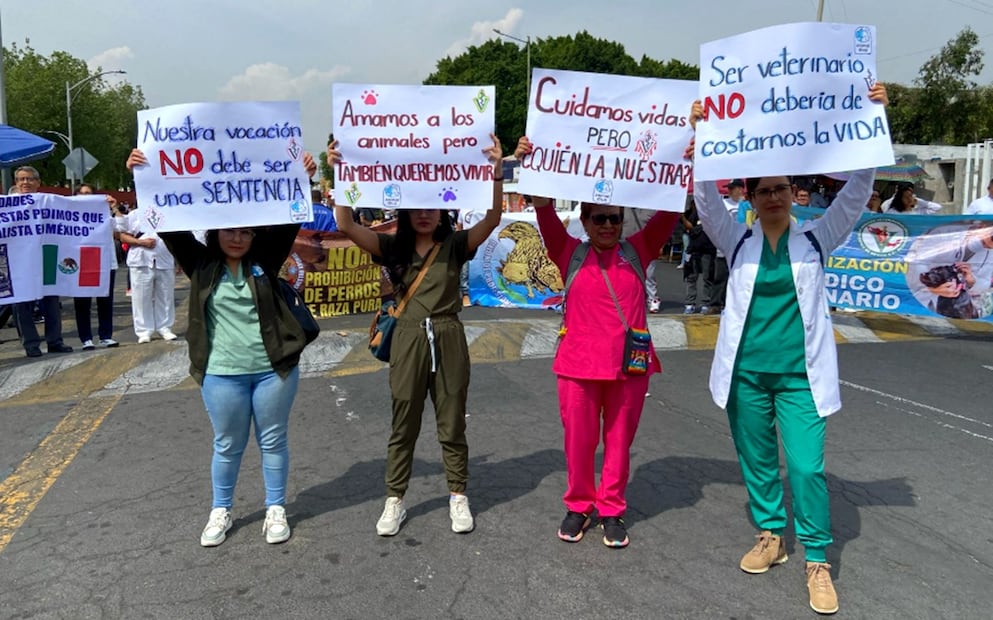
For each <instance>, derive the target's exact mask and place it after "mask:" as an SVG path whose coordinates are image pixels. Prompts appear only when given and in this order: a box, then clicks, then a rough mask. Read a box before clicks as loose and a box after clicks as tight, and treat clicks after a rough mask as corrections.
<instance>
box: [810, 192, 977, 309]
mask: <svg viewBox="0 0 993 620" xmlns="http://www.w3.org/2000/svg"><path fill="white" fill-rule="evenodd" d="M823 213H824V211H823V210H821V209H814V208H809V207H796V206H795V207H793V214H794V215H795V216H796V217H797V218H798V219H799V220H801V221H802V220H805V219H811V218H816V217H819V216H820V215H822V214H823ZM826 271H827V273H826V282H827V297H828V302H829V303H830V304H831V305H832V306H837V307H839V308H853V309H857V310H874V311H878V312H893V313H899V314H914V315H922V316H932V317H947V318H955V319H970V320H982V321H993V216H988V215H987V216H962V215H903V214H898V213H871V212H866V213H865V214H864V215H862V217H860V218H859V221H858V223H857V224H856V225H855V230H853V231H852V234H851V235H849V237H848V240H847V241H846V242H845V244H844V245H842V246H841V247H839V248H838V249H836V250H835V251H834V252H833V253H832V254H831V256H830V257H828V258H827V270H826Z"/></svg>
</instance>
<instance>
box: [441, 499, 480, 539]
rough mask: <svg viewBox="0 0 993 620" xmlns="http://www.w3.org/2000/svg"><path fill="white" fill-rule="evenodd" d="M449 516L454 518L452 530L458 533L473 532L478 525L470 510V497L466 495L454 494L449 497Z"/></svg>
mask: <svg viewBox="0 0 993 620" xmlns="http://www.w3.org/2000/svg"><path fill="white" fill-rule="evenodd" d="M448 516H450V517H451V518H452V531H453V532H455V533H457V534H465V533H467V532H471V531H472V528H474V527H475V526H476V524H475V522H474V521H473V520H472V512H471V511H470V510H469V498H468V497H466V496H465V495H452V496H451V497H449V498H448Z"/></svg>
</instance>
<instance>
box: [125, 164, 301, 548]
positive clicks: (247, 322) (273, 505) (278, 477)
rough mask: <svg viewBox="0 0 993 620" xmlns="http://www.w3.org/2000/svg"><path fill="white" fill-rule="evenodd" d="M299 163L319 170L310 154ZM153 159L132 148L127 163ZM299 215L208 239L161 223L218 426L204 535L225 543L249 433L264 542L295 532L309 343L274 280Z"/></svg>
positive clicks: (211, 542)
mask: <svg viewBox="0 0 993 620" xmlns="http://www.w3.org/2000/svg"><path fill="white" fill-rule="evenodd" d="M303 164H304V166H305V167H306V169H307V171H308V173H309V174H311V175H313V174H314V172H316V168H317V166H316V164H315V163H314V160H313V158H312V157H311V156H310V155H309V154H307V155H305V156H304V160H303ZM144 165H147V160H146V159H145V156H144V154H143V153H142V152H141V151H140V150H138V149H134V150H133V151H132V152H131V155H130V157H128V160H127V166H128V169H132V168H134V167H135V166H144ZM299 229H300V225H299V224H284V225H279V226H269V227H263V228H222V229H220V230H209V231H207V234H206V245H203V244H201V243H200V242H199V241H197V240H196V238H195V237H194V236H193V233H192V232H163V233H160V235H159V236H160V238H161V239H162V241H163V242H164V243H165V245H166V247H167V248H168V249H169V252H170V253H171V254H172V255H173V256H174V257H175V259H176V260H177V261H178V262H179V265H180V267H181V268H182V269H183V272H184V273H185V274H186V275H187V276H188V277H189V278H190V295H189V298H190V304H189V325H188V330H187V335H186V340H187V342H188V344H189V355H190V374H191V375H192V376H193V378H194V379H196V381H197V383H199V384H200V392H201V395H202V397H203V402H204V405H205V407H206V409H207V415H208V416H209V417H210V422H211V425H212V426H213V429H214V454H213V458H212V459H211V467H210V476H211V482H212V485H213V504H212V506H213V507H212V509H211V511H210V516H209V518H208V520H207V525H206V526H205V527H204V529H203V532H202V533H201V535H200V544H201V545H203V546H204V547H215V546H217V545H220V544H221V543H223V542H224V540H225V538H226V537H227V532H228V530H230V529H231V526H232V523H233V520H232V516H231V508H232V504H233V499H234V488H235V484H236V483H237V482H238V472H239V469H240V467H241V458H242V455H243V454H244V451H245V447H246V445H247V444H248V433H249V431H250V429H251V427H252V425H253V424H254V425H255V439H256V442H257V443H258V445H259V451H260V452H261V453H262V479H263V482H264V484H265V504H266V516H265V521H264V522H263V525H262V532H263V534H264V535H265V539H266V542H268V543H281V542H284V541H286V540H287V539H289V537H290V526H289V524H288V523H287V521H286V511H285V509H284V506H285V504H286V482H287V479H288V475H289V448H288V441H287V427H288V422H289V414H290V408H291V406H292V405H293V399H294V397H295V396H296V392H297V383H298V381H299V377H300V372H299V369H298V367H297V364H298V362H299V360H300V353H301V352H302V351H303V348H304V346H305V344H306V340H305V336H304V333H303V329H302V328H301V326H300V324H299V323H298V322H297V321H296V320H295V319H294V317H293V315H292V314H291V312H290V310H289V308H288V307H287V306H286V303H285V302H284V301H283V298H282V295H281V293H280V291H279V285H278V282H277V280H276V278H277V275H276V274H278V272H279V268H280V267H281V266H282V264H283V261H284V260H285V259H286V257H287V255H289V253H290V250H291V248H292V247H293V241H294V239H296V235H297V231H298V230H299Z"/></svg>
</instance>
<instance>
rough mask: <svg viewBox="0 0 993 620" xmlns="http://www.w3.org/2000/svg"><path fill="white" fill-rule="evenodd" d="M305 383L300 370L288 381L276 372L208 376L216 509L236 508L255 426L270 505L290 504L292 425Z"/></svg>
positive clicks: (206, 402) (205, 400)
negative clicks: (243, 464) (289, 440)
mask: <svg viewBox="0 0 993 620" xmlns="http://www.w3.org/2000/svg"><path fill="white" fill-rule="evenodd" d="M299 381H300V370H299V369H298V368H294V369H293V371H292V372H290V374H288V375H287V376H286V378H285V379H283V378H281V377H280V376H279V375H278V374H277V373H276V372H275V371H269V372H260V373H253V374H248V375H210V374H208V375H206V376H205V377H204V379H203V386H202V387H201V388H200V394H201V395H202V396H203V404H204V406H206V407H207V415H208V416H210V423H211V425H212V426H213V427H214V456H213V458H212V459H211V461H210V479H211V483H212V484H213V487H214V504H213V508H228V509H230V508H231V506H232V504H233V500H234V487H235V484H237V482H238V470H239V469H240V468H241V457H242V455H243V454H244V453H245V446H246V445H247V444H248V431H249V428H250V427H251V426H252V424H253V422H254V424H255V441H256V442H258V444H259V451H260V452H261V453H262V481H263V482H264V483H265V505H266V507H269V506H283V505H285V504H286V479H287V477H288V476H289V468H290V451H289V446H288V445H287V439H286V435H287V425H288V422H289V418H290V407H292V406H293V398H294V397H295V396H296V393H297V384H298V383H299Z"/></svg>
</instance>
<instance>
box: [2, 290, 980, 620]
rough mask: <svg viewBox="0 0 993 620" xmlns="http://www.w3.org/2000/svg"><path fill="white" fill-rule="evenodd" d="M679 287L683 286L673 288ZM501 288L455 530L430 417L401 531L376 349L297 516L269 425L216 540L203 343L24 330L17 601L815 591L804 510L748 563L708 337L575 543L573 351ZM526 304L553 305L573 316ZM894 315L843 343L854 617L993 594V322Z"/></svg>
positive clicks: (559, 611)
mask: <svg viewBox="0 0 993 620" xmlns="http://www.w3.org/2000/svg"><path fill="white" fill-rule="evenodd" d="M670 275H671V274H670ZM670 288H671V287H670ZM665 291H666V287H665V286H663V294H664V295H665V294H666V293H665ZM679 301H680V300H679V298H678V296H675V295H671V296H670V297H669V302H667V304H666V305H667V308H666V309H667V310H668V311H669V312H675V311H677V310H678V306H679V305H680V304H679ZM125 303H126V300H125ZM125 308H126V306H125ZM491 312H496V311H492V310H484V309H471V310H470V311H469V312H467V313H466V319H467V324H470V323H471V324H472V325H473V326H475V325H481V326H483V327H479V328H478V329H479V330H480V331H479V335H478V337H477V339H476V343H475V344H474V345H473V347H474V348H473V351H474V352H477V351H491V354H486V355H484V354H480V355H478V356H476V355H475V354H474V360H475V361H476V363H474V366H473V369H472V384H471V387H470V396H469V401H470V402H469V412H470V415H469V440H470V450H471V456H472V459H471V470H470V473H471V476H472V478H471V482H470V488H469V495H470V499H471V504H472V508H473V511H474V512H475V513H476V517H477V521H476V523H477V527H476V530H475V531H474V532H472V533H471V534H468V535H456V534H453V533H452V532H451V531H450V529H449V519H448V514H447V496H446V486H445V482H444V475H443V472H442V469H441V465H440V460H441V459H440V450H439V448H438V446H437V442H436V441H435V438H434V433H433V423H432V422H431V421H430V418H429V417H428V418H426V421H425V424H424V428H423V431H422V437H421V439H420V441H419V444H418V455H417V460H416V462H415V466H414V476H413V480H412V482H411V487H410V490H409V492H408V495H407V503H408V521H407V523H406V524H405V525H404V527H403V528H402V529H401V531H400V533H399V534H398V535H397V536H396V537H393V538H380V537H378V536H376V534H375V529H374V528H375V522H376V519H377V518H378V516H379V513H380V511H381V509H382V501H383V493H384V489H383V483H382V476H383V469H384V457H385V448H386V446H385V444H386V439H387V436H388V432H389V396H388V387H387V383H386V380H387V373H386V370H385V369H384V368H383V367H382V366H381V365H378V364H375V363H370V361H369V360H372V358H371V356H368V354H367V353H364V352H361V351H359V352H358V353H356V352H354V351H348V352H343V353H341V355H339V356H338V357H335V358H334V359H336V360H338V361H337V362H336V363H335V364H333V365H332V366H331V367H329V368H323V367H321V368H318V367H317V366H314V367H313V368H312V370H311V372H309V373H308V374H307V378H305V379H303V380H302V381H301V387H300V391H299V394H298V396H297V400H296V403H295V405H294V409H293V413H292V416H291V439H290V448H291V458H292V470H291V474H290V484H289V498H290V502H289V504H288V505H287V512H288V514H289V518H290V522H291V525H292V526H293V528H294V531H293V537H292V538H291V539H290V540H289V541H288V542H287V543H285V544H282V545H267V544H266V543H265V541H264V538H263V536H262V533H261V528H262V519H263V516H264V515H263V508H262V503H263V490H262V483H261V476H260V472H259V458H258V451H257V449H256V448H254V447H250V449H249V450H248V452H247V454H246V457H245V461H244V463H243V467H242V476H241V479H240V481H239V486H238V488H237V491H236V506H235V516H236V524H235V528H234V529H233V530H232V531H231V532H230V533H229V538H228V540H227V541H226V542H225V543H224V544H223V545H221V546H220V547H218V548H215V549H204V548H202V547H200V545H199V533H200V530H201V528H202V527H203V524H204V521H205V519H206V516H207V513H208V511H209V508H210V480H209V459H210V437H211V434H210V427H209V423H208V421H207V419H206V416H205V414H204V412H203V405H202V403H201V401H200V397H199V393H198V392H197V390H196V389H194V386H193V385H192V384H191V383H190V382H189V381H188V380H179V381H172V380H169V381H165V380H163V379H162V377H165V376H173V375H172V374H171V373H172V371H171V370H170V368H171V367H172V366H175V365H176V364H177V363H180V364H181V363H182V361H181V360H182V357H183V350H182V348H181V346H179V345H176V343H164V342H155V343H153V344H152V345H143V346H142V347H138V346H137V345H130V344H126V345H125V346H122V347H121V348H120V349H119V350H117V351H114V352H102V353H100V356H99V357H96V356H94V357H90V358H87V357H85V356H83V354H72V356H64V357H63V358H60V360H66V359H70V358H73V357H74V356H77V355H78V358H76V359H79V360H81V361H75V359H74V360H73V362H74V363H72V362H64V361H59V364H65V365H66V366H67V367H64V368H63V367H62V366H53V365H52V364H54V362H53V361H52V360H49V359H46V358H49V357H51V356H46V357H45V358H41V359H42V360H43V362H35V361H28V360H22V359H21V358H20V357H19V356H17V355H16V351H15V352H14V353H10V354H9V355H7V357H6V358H4V359H2V360H0V369H3V370H5V372H6V371H9V372H10V373H11V374H10V375H9V376H13V375H14V374H16V373H22V374H30V373H31V372H34V373H35V374H34V382H33V383H31V385H30V387H28V388H26V389H24V390H23V391H20V392H17V393H16V394H12V395H10V396H6V397H5V398H6V401H5V402H3V403H2V404H0V477H2V478H3V482H0V490H2V491H3V495H2V498H0V499H2V502H3V505H2V508H3V510H4V513H3V515H2V518H0V618H73V619H77V618H78V619H83V618H181V619H185V618H236V617H246V616H254V617H285V618H363V619H364V618H383V617H389V618H482V619H488V618H549V619H557V618H601V617H624V618H645V619H648V618H758V617H762V618H800V617H813V616H815V614H814V613H813V612H812V611H811V610H810V609H809V608H808V607H807V600H806V589H805V584H804V580H803V570H802V566H803V562H802V547H799V546H798V545H796V544H795V542H794V540H793V536H792V529H791V530H790V531H789V532H788V541H789V542H788V552H789V553H790V555H791V556H792V557H791V559H790V561H789V562H787V563H786V564H785V565H783V566H781V567H776V568H774V569H772V570H771V571H769V572H768V573H767V574H765V575H758V576H752V575H746V574H744V573H742V572H741V571H740V570H739V569H738V567H737V563H738V560H739V558H740V556H741V555H742V554H743V553H744V552H745V551H746V550H747V549H748V548H749V547H750V546H751V544H752V542H753V539H752V536H753V534H754V533H755V532H754V528H753V527H752V525H751V524H750V522H749V519H748V514H747V509H746V501H747V498H746V493H745V490H744V487H743V486H742V484H741V478H740V473H739V469H738V466H737V462H736V460H735V455H734V450H733V447H732V445H731V440H730V436H729V433H728V431H727V422H726V418H725V415H724V413H723V412H722V411H720V410H719V409H718V408H717V407H716V406H714V405H713V403H712V402H711V399H710V396H709V393H708V391H707V386H706V376H707V371H708V368H709V364H710V359H711V356H712V352H711V351H709V350H707V348H706V347H705V346H701V347H696V346H692V341H693V338H692V337H691V338H689V340H690V341H691V342H689V344H688V345H687V346H681V347H677V346H673V347H671V348H668V349H666V350H663V351H661V355H662V360H663V364H664V366H665V373H664V374H663V375H660V376H656V377H654V378H653V379H652V382H651V388H650V391H651V393H650V395H649V397H648V400H647V403H646V407H645V412H644V416H643V418H642V424H641V427H640V430H639V434H638V437H637V439H636V440H635V445H634V448H633V451H632V477H631V483H630V486H629V489H628V499H629V503H630V510H629V514H628V516H627V522H628V526H629V532H630V537H631V540H632V543H631V546H630V547H629V548H627V549H624V550H611V549H608V548H606V547H604V546H603V545H602V544H600V541H599V537H598V536H596V535H595V532H591V533H592V534H593V535H590V536H588V537H587V538H585V539H584V540H583V541H581V542H580V543H578V544H565V543H562V542H560V541H559V540H558V539H557V538H556V536H555V530H556V528H557V526H558V523H559V521H560V520H561V518H562V516H563V514H564V508H563V507H562V504H561V493H562V491H563V490H564V485H565V470H564V460H563V456H562V451H561V425H560V423H559V420H558V416H557V404H556V402H557V401H556V397H555V393H554V389H555V388H554V379H553V376H552V375H551V373H550V371H549V365H550V360H549V359H548V358H547V357H543V356H542V355H543V354H535V355H534V356H527V355H525V354H524V351H525V350H528V349H526V347H523V346H522V347H519V348H518V349H517V350H516V354H515V352H514V351H509V352H508V350H507V347H506V343H507V341H506V340H504V339H500V338H496V337H493V340H492V342H491V341H490V340H487V338H490V336H488V335H487V334H489V333H490V332H488V331H485V329H484V327H486V326H489V325H491V324H492V325H494V326H498V325H503V324H504V322H506V321H507V320H508V319H507V318H506V316H507V315H506V314H505V313H506V311H504V313H497V314H496V315H490V313H491ZM513 316H514V318H515V319H520V318H522V317H523V320H524V321H525V322H530V323H534V324H537V323H540V322H542V321H545V320H546V316H547V315H545V314H543V313H527V314H515V315H513ZM124 318H125V319H126V316H125V317H124ZM665 320H669V319H665ZM694 320H696V321H705V322H707V325H711V323H713V322H714V321H716V320H717V319H716V317H707V318H702V317H701V318H695V319H694ZM125 322H126V320H125ZM367 322H368V317H354V318H349V319H336V320H333V321H328V322H325V327H326V329H325V335H324V336H322V339H321V340H319V341H318V345H319V346H320V348H319V349H318V351H320V353H321V355H322V356H325V357H332V356H334V355H336V353H335V351H338V349H340V348H342V347H343V346H344V345H345V344H348V343H351V342H352V341H353V340H355V341H356V342H358V341H359V340H361V334H360V333H359V331H360V330H361V328H364V327H365V325H366V323H367ZM512 327H513V325H512ZM506 329H511V328H506ZM709 329H711V327H706V328H705V329H704V331H707V330H709ZM891 329H892V330H893V331H899V328H891ZM915 329H917V328H916V327H915V326H914V325H911V324H909V323H908V324H907V328H906V330H907V333H916V332H915V331H914V330H915ZM178 331H179V332H180V333H181V332H182V330H178ZM336 331H340V332H341V333H342V334H344V335H342V336H338V338H339V339H340V340H341V342H338V341H337V340H335V339H334V337H335V336H336V335H337V334H336ZM5 333H6V332H5ZM474 333H475V332H474ZM687 333H691V332H687ZM694 333H695V332H694ZM121 335H122V336H123V337H127V330H126V327H122V328H121ZM356 338H358V340H356ZM884 339H885V342H880V343H865V342H860V343H857V344H842V345H841V346H840V348H839V350H840V360H841V377H842V397H843V401H844V405H845V406H844V409H843V410H842V411H841V412H840V413H839V414H837V415H836V416H834V417H832V418H831V419H830V420H829V424H828V443H827V467H828V473H829V486H830V489H831V492H832V505H831V508H832V514H833V532H834V536H835V541H836V542H835V545H834V546H832V547H831V548H830V550H829V561H830V562H831V563H832V564H833V566H834V569H833V571H832V572H833V574H834V577H835V582H836V586H837V588H838V592H839V595H840V600H841V612H840V613H839V614H838V617H850V618H987V617H989V613H990V612H989V609H990V606H991V604H993V592H991V588H990V584H991V583H993V536H991V535H990V520H989V516H988V515H989V514H991V511H993V491H991V489H990V485H989V484H988V482H987V475H986V473H987V470H988V469H989V465H990V462H991V455H993V410H991V406H990V403H991V402H993V355H991V353H990V351H991V346H990V345H991V339H993V337H991V335H990V334H989V333H988V332H985V333H984V332H978V333H959V332H955V331H949V332H948V335H944V336H941V335H940V334H938V335H935V334H931V335H930V336H929V337H922V338H919V339H918V338H909V337H908V338H900V337H897V336H893V337H892V338H884ZM4 347H5V349H6V350H7V352H8V353H9V347H10V345H9V344H8V345H4ZM335 347H337V348H335ZM363 353H364V356H362V354H363ZM372 361H373V362H374V360H372ZM45 363H48V364H49V365H48V366H46V365H44V364H45ZM69 364H72V365H69ZM135 368H142V369H144V370H143V374H142V376H138V374H136V373H135V370H134V369H135ZM35 369H37V370H35ZM156 373H158V374H156ZM139 374H140V373H139ZM145 375H148V376H153V379H155V380H145V379H146V378H147V377H145ZM18 376H19V375H18ZM12 380H13V379H9V380H8V381H12ZM122 381H123V384H122ZM120 385H125V386H126V387H125V388H120V389H119V388H115V387H114V386H120ZM136 386H138V387H136ZM3 387H4V384H0V390H2V389H3ZM66 455H69V456H68V457H67V456H66ZM39 489H43V490H42V491H40V492H39Z"/></svg>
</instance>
